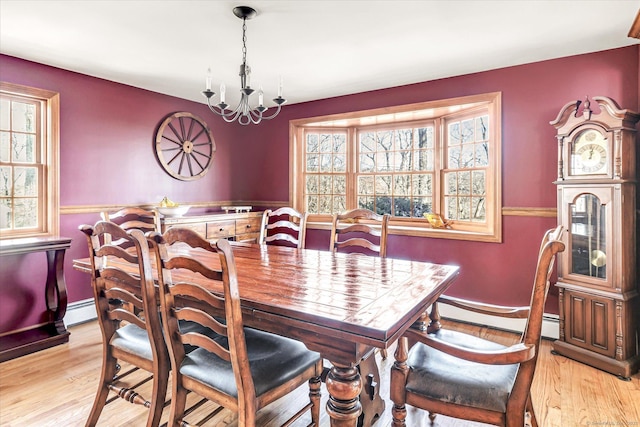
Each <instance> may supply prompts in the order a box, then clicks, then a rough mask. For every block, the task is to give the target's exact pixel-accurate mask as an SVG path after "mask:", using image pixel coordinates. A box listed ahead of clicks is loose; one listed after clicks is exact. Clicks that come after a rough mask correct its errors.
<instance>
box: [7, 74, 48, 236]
mask: <svg viewBox="0 0 640 427" xmlns="http://www.w3.org/2000/svg"><path fill="white" fill-rule="evenodd" d="M0 93H2V94H5V95H7V96H19V97H23V98H31V99H33V100H36V101H39V102H41V104H42V110H41V112H42V121H41V123H42V128H41V136H42V139H43V141H42V143H41V148H42V150H43V152H42V160H43V162H42V165H43V166H42V167H43V168H44V170H45V173H43V174H42V176H41V178H40V179H45V180H46V183H44V184H43V185H42V186H41V189H42V192H43V194H41V195H39V197H38V198H39V201H40V202H41V203H43V206H44V207H45V208H44V215H45V218H44V220H43V221H42V224H41V226H40V227H39V228H38V229H37V230H35V231H34V229H29V230H6V231H3V232H2V235H1V236H0V240H6V239H15V238H24V237H45V236H54V237H57V236H59V234H60V94H59V93H58V92H54V91H50V90H46V89H39V88H34V87H29V86H23V85H19V84H14V83H8V82H0Z"/></svg>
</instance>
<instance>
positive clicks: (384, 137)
mask: <svg viewBox="0 0 640 427" xmlns="http://www.w3.org/2000/svg"><path fill="white" fill-rule="evenodd" d="M292 130H293V131H292V134H291V146H292V153H293V156H292V162H291V168H292V176H293V182H292V194H293V195H294V200H293V205H294V207H295V208H296V209H298V210H301V211H306V212H308V213H309V214H310V221H309V224H310V227H319V228H323V227H325V226H326V224H327V223H328V222H329V219H330V217H331V215H332V214H334V213H337V212H341V211H344V210H348V209H355V208H366V209H370V210H372V211H374V212H377V213H380V214H384V213H389V214H390V215H391V216H392V221H391V225H390V231H391V233H395V234H406V235H423V236H433V237H443V238H454V239H469V240H480V241H500V239H501V233H500V229H501V220H500V218H501V217H500V209H501V196H500V169H501V168H500V145H501V137H500V135H501V133H500V94H499V93H491V94H485V95H475V96H470V97H465V98H456V99H451V100H442V101H434V102H426V103H420V104H412V105H407V106H400V107H391V108H385V109H383V110H373V111H371V110H370V111H363V112H355V113H347V114H341V115H334V116H329V117H319V118H318V117H316V118H312V119H302V120H295V121H293V122H292ZM428 213H437V214H439V215H440V216H441V217H442V218H443V219H444V220H446V221H448V225H449V226H448V227H447V228H433V227H432V225H431V224H430V223H429V222H428V221H427V220H426V219H425V214H428Z"/></svg>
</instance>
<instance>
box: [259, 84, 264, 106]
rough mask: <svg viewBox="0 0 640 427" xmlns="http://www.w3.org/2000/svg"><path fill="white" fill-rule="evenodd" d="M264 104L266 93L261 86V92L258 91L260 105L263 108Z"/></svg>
mask: <svg viewBox="0 0 640 427" xmlns="http://www.w3.org/2000/svg"><path fill="white" fill-rule="evenodd" d="M262 104H264V92H263V91H262V85H260V90H259V91H258V105H260V106H262Z"/></svg>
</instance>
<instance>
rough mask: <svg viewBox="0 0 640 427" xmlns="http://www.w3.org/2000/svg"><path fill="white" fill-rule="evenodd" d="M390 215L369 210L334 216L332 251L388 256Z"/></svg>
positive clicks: (354, 210) (347, 212)
mask: <svg viewBox="0 0 640 427" xmlns="http://www.w3.org/2000/svg"><path fill="white" fill-rule="evenodd" d="M388 226H389V214H384V215H379V214H376V213H375V212H373V211H370V210H368V209H353V210H350V211H346V212H342V213H339V214H334V215H333V221H332V224H331V241H330V242H331V243H330V250H331V251H333V252H336V251H337V250H340V249H344V248H356V251H357V250H358V248H359V250H360V251H362V250H363V249H364V250H365V251H363V252H366V251H367V250H368V251H369V252H372V253H373V254H377V255H379V256H380V257H383V258H384V257H386V256H387V230H388Z"/></svg>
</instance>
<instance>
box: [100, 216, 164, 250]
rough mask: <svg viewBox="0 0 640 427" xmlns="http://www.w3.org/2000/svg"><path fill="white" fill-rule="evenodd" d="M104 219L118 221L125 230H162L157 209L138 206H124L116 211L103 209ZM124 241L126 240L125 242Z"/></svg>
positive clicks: (144, 231)
mask: <svg viewBox="0 0 640 427" xmlns="http://www.w3.org/2000/svg"><path fill="white" fill-rule="evenodd" d="M100 216H101V217H102V220H103V221H110V222H113V223H116V224H118V225H119V226H120V228H122V229H124V230H133V229H136V230H140V231H142V232H143V233H146V232H149V231H157V232H158V233H159V232H160V231H161V229H160V215H159V214H158V212H157V211H155V210H146V209H143V208H138V207H129V208H123V209H120V210H118V211H116V212H108V211H103V212H101V213H100ZM123 243H124V242H123Z"/></svg>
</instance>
